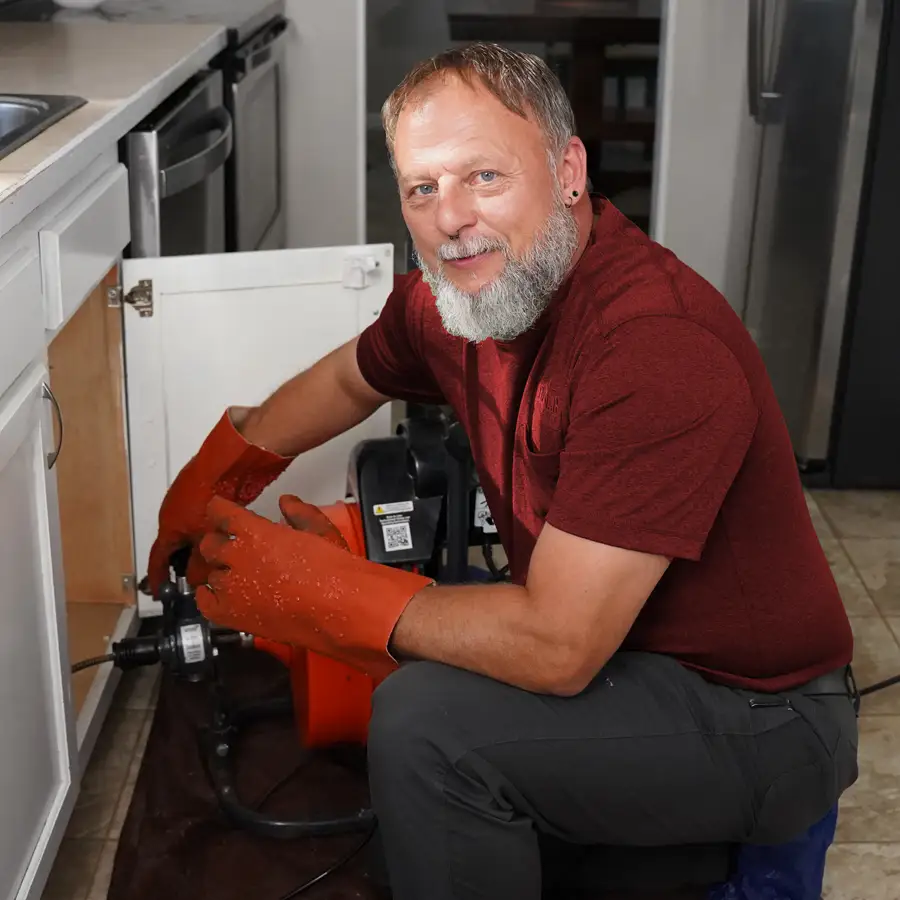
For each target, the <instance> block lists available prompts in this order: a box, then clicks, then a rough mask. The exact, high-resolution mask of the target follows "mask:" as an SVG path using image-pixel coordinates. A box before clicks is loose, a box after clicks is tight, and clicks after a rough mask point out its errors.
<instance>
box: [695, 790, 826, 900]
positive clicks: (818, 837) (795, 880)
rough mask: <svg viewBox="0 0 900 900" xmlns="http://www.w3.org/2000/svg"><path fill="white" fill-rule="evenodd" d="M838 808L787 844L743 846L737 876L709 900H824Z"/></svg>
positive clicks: (738, 860)
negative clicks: (828, 858)
mask: <svg viewBox="0 0 900 900" xmlns="http://www.w3.org/2000/svg"><path fill="white" fill-rule="evenodd" d="M837 813H838V808H837V806H835V807H834V808H833V809H832V810H831V812H829V813H828V815H827V816H825V818H824V819H822V820H821V821H819V822H817V823H816V824H815V825H813V826H812V828H810V829H809V830H808V831H807V832H806V833H805V834H803V835H801V836H800V837H799V838H797V839H796V840H793V841H790V842H788V843H786V844H777V845H773V846H766V845H759V846H757V845H750V844H747V845H744V846H743V847H741V850H740V852H739V854H738V859H737V866H736V868H735V872H734V875H733V876H732V877H731V879H730V880H729V881H728V882H726V883H725V884H720V885H716V887H714V888H713V889H712V890H711V891H710V893H709V895H708V900H821V897H822V882H823V881H824V878H825V857H826V856H827V855H828V848H829V847H830V846H831V844H832V842H833V841H834V832H835V828H836V827H837Z"/></svg>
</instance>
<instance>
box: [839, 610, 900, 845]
mask: <svg viewBox="0 0 900 900" xmlns="http://www.w3.org/2000/svg"><path fill="white" fill-rule="evenodd" d="M850 624H851V625H852V626H853V635H854V638H855V641H854V656H853V672H854V674H855V676H856V683H857V685H858V687H860V688H864V687H867V686H868V685H870V684H874V683H875V682H877V681H882V680H883V679H885V678H890V677H891V676H892V675H898V674H900V644H898V643H897V640H896V639H895V638H894V635H893V634H892V633H891V631H890V629H889V628H888V626H887V624H886V623H885V621H884V620H883V619H882V618H880V617H878V618H876V617H874V616H851V618H850ZM862 712H863V714H864V715H889V714H895V715H900V685H896V686H894V687H890V688H887V689H885V690H883V691H879V692H878V693H876V694H872V695H870V696H867V697H863V699H862ZM898 837H900V836H898Z"/></svg>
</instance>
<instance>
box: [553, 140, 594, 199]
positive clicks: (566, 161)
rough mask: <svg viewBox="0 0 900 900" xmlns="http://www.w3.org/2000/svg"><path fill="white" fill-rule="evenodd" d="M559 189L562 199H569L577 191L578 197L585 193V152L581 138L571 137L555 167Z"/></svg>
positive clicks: (586, 181) (586, 180) (586, 182)
mask: <svg viewBox="0 0 900 900" xmlns="http://www.w3.org/2000/svg"><path fill="white" fill-rule="evenodd" d="M556 171H557V178H558V179H559V189H560V191H561V192H562V195H563V197H566V198H570V197H572V196H573V193H574V192H576V191H577V195H578V196H579V197H581V196H583V195H584V194H585V193H586V192H587V189H588V188H587V184H588V177H587V150H586V149H585V146H584V144H583V143H582V141H581V138H578V137H571V138H570V139H569V143H568V144H566V147H565V149H564V150H563V152H562V155H561V156H560V159H559V165H558V166H557V169H556Z"/></svg>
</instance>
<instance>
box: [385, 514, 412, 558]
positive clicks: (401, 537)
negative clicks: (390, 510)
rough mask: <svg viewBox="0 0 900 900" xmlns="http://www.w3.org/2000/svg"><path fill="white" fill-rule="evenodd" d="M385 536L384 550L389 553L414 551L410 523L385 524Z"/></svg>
mask: <svg viewBox="0 0 900 900" xmlns="http://www.w3.org/2000/svg"><path fill="white" fill-rule="evenodd" d="M381 531H382V534H383V535H384V549H385V550H387V552H388V553H391V552H393V551H394V550H412V545H413V543H412V533H411V532H410V530H409V522H396V523H393V524H388V523H385V524H384V525H382V526H381Z"/></svg>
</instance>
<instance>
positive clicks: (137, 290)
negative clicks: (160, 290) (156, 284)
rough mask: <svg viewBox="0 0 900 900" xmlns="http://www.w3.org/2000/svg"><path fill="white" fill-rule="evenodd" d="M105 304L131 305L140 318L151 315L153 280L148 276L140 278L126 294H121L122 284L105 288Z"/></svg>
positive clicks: (113, 305) (116, 305)
mask: <svg viewBox="0 0 900 900" xmlns="http://www.w3.org/2000/svg"><path fill="white" fill-rule="evenodd" d="M106 300H107V305H108V306H112V307H116V308H117V307H120V306H121V305H122V303H127V304H128V305H129V306H133V307H134V308H135V309H136V310H137V311H138V315H139V316H140V317H141V318H142V319H146V318H147V317H148V316H152V315H153V282H152V281H151V280H150V279H149V278H142V279H141V280H140V281H139V282H138V283H137V284H136V285H135V286H134V287H133V288H132V289H131V290H130V291H129V292H128V293H127V294H125V295H123V294H122V286H121V285H116V286H115V287H110V288H107V290H106Z"/></svg>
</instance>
